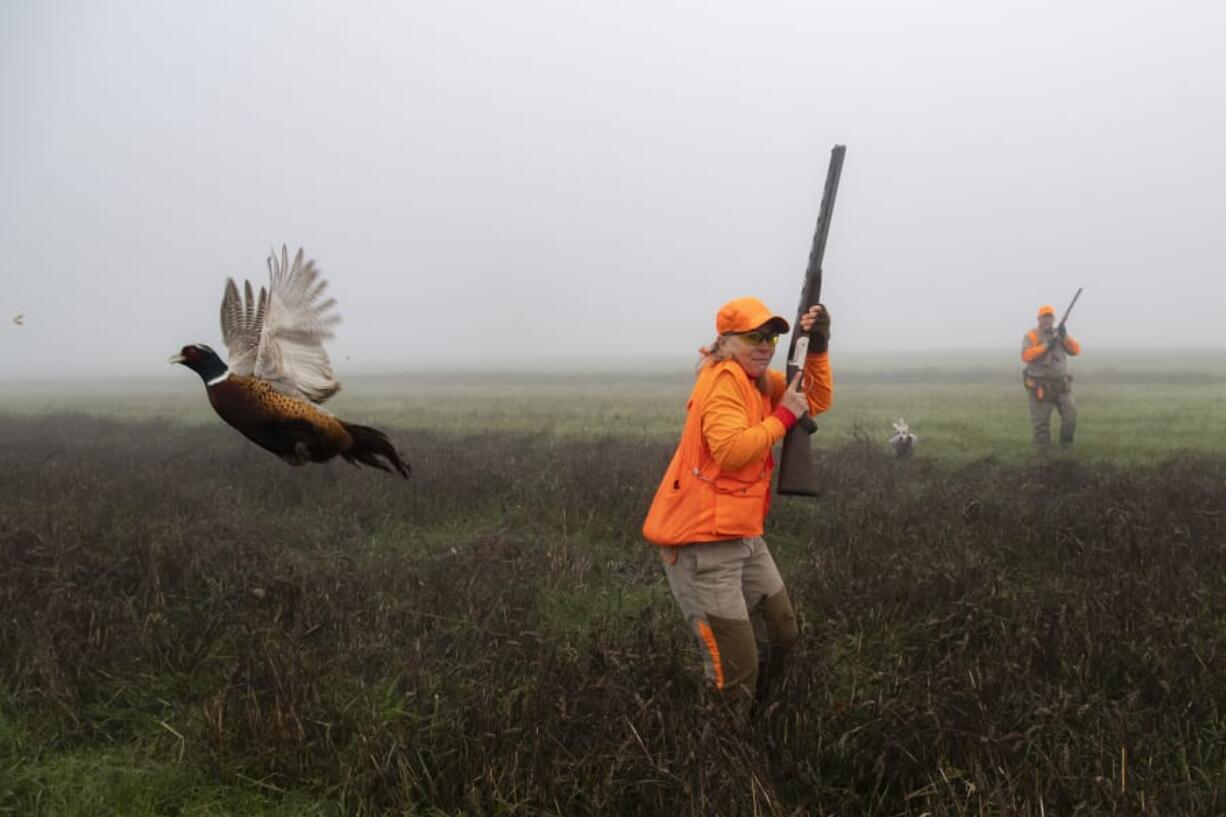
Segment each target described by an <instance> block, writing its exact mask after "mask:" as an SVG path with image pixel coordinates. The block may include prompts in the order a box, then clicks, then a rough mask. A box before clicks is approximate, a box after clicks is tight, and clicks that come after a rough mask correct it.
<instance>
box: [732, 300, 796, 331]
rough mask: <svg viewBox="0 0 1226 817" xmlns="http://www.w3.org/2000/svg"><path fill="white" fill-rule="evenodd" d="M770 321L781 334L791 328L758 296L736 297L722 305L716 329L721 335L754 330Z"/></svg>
mask: <svg viewBox="0 0 1226 817" xmlns="http://www.w3.org/2000/svg"><path fill="white" fill-rule="evenodd" d="M768 323H769V324H771V325H772V327H773V328H774V329H776V330H778V332H779V333H780V334H783V333H785V332H787V331H788V329H789V328H790V327H789V326H788V322H787V321H786V320H784V319H783V318H781V317H779V316H778V315H776V314H775V313H773V312H771V311H770V310H769V309H767V308H766V304H764V303H762V302H761V301H759V300H758V299H757V298H734V299H732V300H731V301H729V302H728V303H726V304H724V305H723V306H721V307H720V308H719V312H717V313H716V315H715V331H716V332H718V333H719V334H721V335H726V334H727V333H729V332H752V331H753V330H755V329H757V328H759V327H762V326H765V325H766V324H768Z"/></svg>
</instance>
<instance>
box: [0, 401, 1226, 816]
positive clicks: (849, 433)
mask: <svg viewBox="0 0 1226 817" xmlns="http://www.w3.org/2000/svg"><path fill="white" fill-rule="evenodd" d="M425 380H428V379H425ZM367 385H369V386H371V388H367V386H363V388H362V390H361V395H362V397H361V399H358V397H357V396H356V395H357V394H358V393H359V389H358V388H357V387H356V386H354V387H353V388H352V393H353V394H352V396H350V395H342V396H341V398H338V402H339V400H340V399H347V400H351V402H350V403H349V404H347V405H346V406H344V411H345V413H346V414H347V415H352V416H353V417H354V418H355V419H357V420H359V421H361V422H371V423H374V424H381V425H386V426H388V428H387V430H388V431H389V432H390V433H391V436H392V437H393V438H394V439H395V440H396V441H397V443H398V444H399V446H400V447H401V449H402V450H403V451H404V452H405V453H406V454H407V456H408V457H409V459H410V461H411V462H412V464H413V467H414V476H413V480H412V481H411V482H409V483H407V484H406V483H403V482H400V481H397V480H392V479H390V478H387V476H386V475H384V474H377V473H373V472H369V471H360V470H354V469H351V468H347V467H345V466H343V465H339V464H338V465H332V466H328V467H308V468H303V469H290V468H288V467H287V466H285V465H284V464H283V463H281V462H279V461H277V460H276V459H274V458H273V457H271V456H269V455H267V454H266V453H264V452H262V451H259V450H257V449H255V448H254V447H253V446H251V445H250V444H248V443H247V442H246V441H244V440H242V439H241V438H240V437H239V436H238V435H237V434H236V433H234V432H233V431H232V430H230V429H228V428H226V427H224V426H222V424H221V423H220V421H217V420H216V419H215V418H209V417H208V414H207V412H208V409H207V406H206V405H204V400H203V396H202V395H201V394H199V390H198V388H197V389H193V390H192V392H191V394H190V400H189V399H188V396H187V390H186V389H185V390H184V391H183V393H182V394H179V393H174V394H170V395H162V396H157V395H154V396H152V397H151V396H148V395H146V396H144V397H143V398H142V396H141V395H137V394H128V395H122V394H119V393H115V392H112V393H109V394H99V395H97V399H92V400H91V401H89V403H88V405H89V406H90V408H91V412H90V413H74V412H67V411H64V410H62V409H63V408H64V405H63V404H62V403H56V402H55V400H60V401H63V400H65V399H66V398H65V397H64V395H63V394H59V395H58V396H56V395H52V396H51V397H49V396H48V394H49V393H43V394H38V393H27V394H26V395H24V396H22V397H20V398H17V399H14V400H12V401H8V402H6V404H5V406H4V408H5V409H7V413H6V414H4V415H3V423H0V473H3V474H4V478H3V480H0V508H2V509H3V513H2V514H0V814H13V815H98V814H123V815H146V814H147V815H166V814H181V815H222V814H243V815H341V814H345V815H348V814H357V815H383V814H395V815H461V814H473V815H476V814H500V815H541V814H559V815H574V814H619V815H620V814H630V815H633V814H640V815H657V814H669V813H679V814H696V815H697V814H729V815H731V814H776V815H795V814H812V815H824V814H831V815H833V814H868V815H916V816H917V817H918V815H922V814H931V815H962V814H967V815H971V814H974V815H978V814H1023V815H1043V814H1060V815H1070V814H1112V813H1130V814H1163V815H1168V814H1187V815H1194V814H1213V813H1220V812H1221V811H1223V809H1224V808H1226V802H1224V801H1223V798H1222V795H1221V794H1220V792H1221V791H1224V790H1226V649H1224V647H1223V644H1224V643H1226V640H1224V636H1226V602H1224V601H1223V599H1226V586H1224V585H1226V517H1224V516H1223V512H1224V511H1226V445H1224V444H1223V440H1222V438H1221V436H1220V435H1221V434H1222V430H1221V429H1220V428H1219V426H1220V425H1221V423H1220V418H1221V417H1223V416H1226V415H1224V414H1223V412H1222V398H1223V395H1222V390H1221V389H1220V388H1216V387H1214V385H1213V384H1204V383H1200V384H1178V383H1174V384H1172V383H1159V384H1151V385H1150V386H1148V387H1145V388H1143V389H1134V387H1133V386H1130V385H1129V384H1116V385H1111V384H1105V383H1104V384H1099V385H1098V386H1096V387H1095V388H1094V389H1090V388H1086V389H1084V390H1083V392H1079V398H1083V399H1082V411H1083V426H1082V427H1083V430H1084V432H1085V434H1084V437H1083V440H1082V442H1083V443H1084V444H1083V445H1081V446H1079V448H1078V450H1077V454H1076V456H1074V457H1060V456H1054V457H1036V456H1034V455H1033V454H1032V453H1031V452H1030V451H1029V449H1028V443H1027V437H1026V435H1027V433H1028V428H1027V419H1026V409H1025V405H1024V395H1023V394H1021V390H1020V387H1018V386H1016V385H1014V386H1013V387H1012V388H1011V389H1009V390H1008V391H1006V389H1007V388H1008V387H1006V386H1005V385H1004V384H993V383H983V384H977V385H975V386H973V387H971V389H972V391H973V392H974V390H975V389H978V390H980V391H978V392H974V394H972V395H971V396H968V392H967V390H966V389H965V388H957V389H953V390H947V389H945V388H944V387H935V386H933V385H931V384H914V385H906V384H897V383H893V384H886V383H872V382H867V383H861V384H856V383H855V382H854V378H849V382H848V383H847V385H846V386H845V387H843V391H841V392H840V394H839V395H838V397H839V403H838V405H837V406H836V410H835V412H832V413H831V415H830V416H829V417H828V418H827V419H826V420H825V421H824V422H823V430H822V432H821V433H820V435H819V438H818V439H819V441H820V448H819V467H820V469H821V471H822V474H823V476H824V478H825V483H826V484H827V485H828V486H829V490H828V492H827V493H826V494H825V495H824V496H823V497H821V498H820V499H818V500H816V501H806V500H797V499H779V500H776V504H775V508H774V510H773V511H772V517H771V520H770V524H769V526H768V531H767V536H768V540H769V541H770V542H771V544H772V547H773V549H774V550H775V552H776V554H777V556H778V559H779V561H780V563H781V567H782V569H783V572H784V575H785V577H786V579H787V580H788V583H789V587H790V590H791V593H792V595H793V598H794V601H795V602H796V606H797V609H798V613H799V615H800V618H801V641H800V644H799V646H798V648H797V650H796V651H795V656H794V662H793V665H792V669H791V672H790V674H789V676H788V678H787V682H786V684H785V686H784V688H783V689H782V690H781V692H780V695H779V698H778V699H777V701H776V702H775V703H776V704H777V706H775V707H773V708H771V709H770V710H769V711H768V713H767V714H766V716H765V717H763V718H762V719H761V720H760V721H759V722H758V723H757V724H756V725H755V727H754V728H753V729H752V730H751V731H750V732H748V733H745V734H741V733H737V732H736V731H735V729H734V728H733V727H732V726H730V725H729V724H728V722H727V721H726V720H725V718H724V716H723V713H722V711H721V710H720V708H719V704H718V701H713V700H710V699H709V698H708V697H707V695H706V693H705V692H704V690H703V685H702V683H701V679H700V677H699V674H698V670H699V667H698V662H697V660H696V656H695V655H694V653H693V652H692V650H693V646H692V644H691V638H690V636H689V634H688V633H687V631H686V629H685V626H684V624H683V622H682V621H681V618H680V615H679V614H678V612H677V610H676V605H675V603H674V602H673V600H672V599H671V597H670V596H669V594H668V590H667V586H666V584H665V582H664V580H663V573H662V571H661V569H660V567H659V564H658V560H657V556H656V554H655V553H654V552H653V550H652V549H651V548H650V547H649V546H648V545H646V544H645V543H643V542H642V540H641V539H640V538H639V535H638V526H639V523H640V521H641V519H642V517H643V514H644V512H645V510H646V507H647V505H648V503H649V501H650V498H651V494H652V492H653V491H654V488H655V485H656V483H657V481H658V480H659V478H660V474H661V473H662V471H663V468H664V465H665V463H666V462H667V459H668V457H669V456H670V454H671V450H672V444H673V442H674V441H675V438H676V434H677V432H678V430H679V418H680V412H679V410H678V406H677V404H676V400H677V399H678V395H679V396H680V399H682V400H683V399H684V388H678V386H677V384H676V383H675V382H666V381H665V380H664V379H662V378H661V379H659V380H653V379H651V378H646V383H645V384H643V385H640V387H639V388H638V390H637V391H636V390H635V389H622V391H621V399H614V397H613V394H612V392H610V391H608V389H609V388H610V387H609V386H607V381H605V380H601V379H598V378H593V379H590V380H579V381H574V382H572V381H570V380H563V379H559V380H558V381H556V382H552V383H550V382H547V381H545V380H538V381H535V382H531V383H527V384H524V383H514V382H511V383H506V384H504V385H503V386H502V387H501V388H499V387H495V388H493V389H490V388H484V387H481V386H480V384H479V383H477V382H473V383H471V384H469V383H464V382H460V383H452V384H450V385H448V384H445V383H443V382H441V381H440V382H437V383H435V384H434V385H433V386H429V385H428V383H425V382H424V381H423V380H418V381H417V382H416V383H408V384H402V383H397V382H391V381H387V382H384V383H383V384H382V387H381V388H373V386H376V385H379V384H378V383H374V382H373V381H372V383H370V384H367ZM431 388H433V389H434V390H435V391H433V392H431V391H430V389H431ZM1115 388H1118V389H1121V390H1127V389H1133V391H1128V392H1126V393H1125V392H1124V391H1121V392H1120V393H1119V394H1114V393H1111V392H1110V391H1109V390H1110V389H1115ZM551 389H553V390H554V391H550V390H551ZM410 394H415V395H416V396H415V397H408V396H407V395H410ZM994 394H995V395H998V400H999V404H997V402H994V400H993V398H992V395H994ZM1083 395H1084V396H1083ZM1146 395H1148V397H1147V396H1146ZM52 397H54V399H52ZM1125 397H1127V399H1125ZM73 399H74V400H76V404H77V405H85V404H86V403H85V402H84V401H81V400H79V399H78V398H73ZM177 401H182V403H181V405H182V407H183V411H184V416H183V417H177V418H176V419H175V420H173V421H171V420H168V419H164V418H165V416H166V415H167V414H169V413H173V412H177V411H179V407H180V403H179V402H177ZM903 404H906V405H905V407H904V408H900V405H903ZM912 407H913V408H912ZM1181 407H1182V408H1181ZM338 410H340V408H338ZM158 413H160V414H161V415H162V417H163V419H156V418H155V417H154V415H155V414H158ZM900 414H902V415H904V416H906V417H907V419H908V420H909V421H910V422H911V423H912V424H913V426H914V427H915V428H916V430H917V431H918V432H919V433H920V435H921V441H920V446H919V449H918V453H917V456H916V458H914V459H913V460H910V461H897V460H894V459H893V458H892V457H890V456H889V455H888V449H886V448H885V446H884V439H885V436H887V434H888V424H885V423H886V421H887V420H889V419H894V418H896V417H897V416H898V415H900ZM146 415H147V416H146ZM976 417H979V418H980V419H981V425H976V424H975V422H974V420H975V418H976ZM962 421H965V422H962ZM882 424H885V425H882ZM946 424H948V425H946ZM879 426H882V427H881V428H880V430H879V428H878V427H879ZM1215 434H1217V435H1219V436H1217V437H1215V436H1214V435H1215Z"/></svg>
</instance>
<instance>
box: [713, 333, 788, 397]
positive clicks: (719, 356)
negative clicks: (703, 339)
mask: <svg viewBox="0 0 1226 817" xmlns="http://www.w3.org/2000/svg"><path fill="white" fill-rule="evenodd" d="M727 341H728V336H727V335H716V337H715V340H713V341H711V342H710V343H709V344H707V345H706V346H699V347H698V364H697V365H696V366H695V367H694V369H695V370H696V371H697V370H700V369H702V367H703V366H714V365H715V364H716V363H722V362H723V361H725V360H731V359H732V352H730V351H729V350H728V343H727ZM768 372H769V369H767V370H765V371H763V372H762V374H760V375H758V376H757V377H756V378H754V385H755V386H757V387H758V391H760V392H762V393H763V394H769V393H770V375H769V374H768Z"/></svg>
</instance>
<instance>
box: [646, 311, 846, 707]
mask: <svg viewBox="0 0 1226 817" xmlns="http://www.w3.org/2000/svg"><path fill="white" fill-rule="evenodd" d="M788 329H789V327H788V322H787V321H786V320H784V319H783V318H781V317H780V316H778V315H775V314H774V313H772V312H771V311H770V310H769V309H767V308H766V306H765V305H764V304H763V303H762V302H761V301H759V300H758V299H757V298H737V299H735V300H733V301H729V302H728V303H726V304H724V306H723V307H722V308H721V309H720V310H719V313H718V314H717V315H716V316H715V331H716V332H717V333H718V336H717V337H716V339H715V341H714V343H712V344H711V345H710V346H706V347H703V349H701V350H700V351H701V353H702V360H701V361H700V362H699V366H698V378H697V382H695V384H694V390H693V391H692V392H691V393H690V400H689V403H688V404H687V414H686V420H685V427H684V429H683V430H682V432H681V442H680V443H679V444H678V446H677V451H676V453H675V454H674V455H673V459H672V462H671V463H669V466H668V470H667V471H666V472H665V474H664V479H663V480H662V481H661V483H660V487H659V488H658V489H657V491H656V495H655V499H654V500H653V501H652V504H651V510H649V511H648V513H647V519H646V521H645V522H644V523H643V535H644V536H645V537H646V538H647V540H648V541H649V542H652V543H653V544H655V545H658V546H659V547H660V556H661V559H662V560H663V562H664V570H665V572H666V573H667V575H668V584H669V587H670V588H671V589H672V592H673V596H674V597H675V598H676V599H677V603H678V604H679V605H680V606H681V612H682V614H683V615H684V616H685V619H686V621H687V622H688V623H689V625H690V627H692V628H693V630H694V634H695V635H696V636H697V638H698V644H699V648H700V650H701V652H702V654H703V657H704V664H705V671H706V676H707V679H708V680H709V681H710V683H711V684H713V685H714V687H715V688H716V689H718V690H720V691H721V693H726V694H727V696H728V698H727V699H726V700H728V702H729V703H730V704H731V705H733V707H734V708H735V709H736V710H738V711H745V710H748V709H749V708H750V707H751V705H752V704H753V703H754V702H755V701H760V700H762V698H763V697H764V696H765V695H766V694H767V692H768V691H769V690H770V688H771V686H772V684H773V683H774V682H775V681H777V680H778V678H779V676H780V674H781V672H782V670H783V666H784V660H785V658H786V656H787V652H788V650H789V649H790V648H791V647H792V645H793V644H795V642H796V638H797V630H796V616H795V613H794V612H793V610H792V602H791V600H790V599H789V598H788V593H787V590H786V589H785V587H784V585H783V579H782V578H781V577H780V575H779V570H778V568H777V567H776V566H775V560H774V559H773V558H772V557H771V554H770V550H768V549H767V546H766V542H765V541H764V540H763V539H762V532H763V523H764V522H765V520H766V513H767V511H768V510H769V508H770V480H771V471H772V469H773V468H774V465H775V462H774V458H773V457H772V455H771V447H772V446H773V445H774V444H775V443H777V442H778V441H779V440H781V439H782V438H783V435H784V434H785V433H786V432H787V430H788V429H789V428H791V427H792V426H793V425H794V424H795V423H796V422H797V421H798V420H799V419H800V418H801V417H802V416H803V415H804V414H806V413H808V414H820V413H821V412H823V411H825V410H826V409H828V408H830V404H831V401H832V398H833V380H832V377H831V373H830V359H829V355H828V351H827V347H828V345H829V340H830V317H829V314H828V313H827V312H826V310H825V308H824V307H822V306H820V305H818V306H814V307H812V308H811V309H810V310H809V311H808V312H807V313H805V314H804V315H803V316H802V317H801V319H800V330H801V331H802V332H808V333H809V335H810V343H809V355H808V358H807V360H806V361H805V366H804V370H803V372H800V373H798V374H797V376H796V377H795V378H793V380H792V382H791V383H787V382H785V380H786V378H785V377H784V375H783V373H781V372H778V371H773V370H771V369H769V368H768V367H769V365H770V361H771V358H772V357H773V356H774V353H775V345H776V344H777V343H778V342H779V336H780V335H781V334H785V333H787V332H788ZM802 384H803V386H802Z"/></svg>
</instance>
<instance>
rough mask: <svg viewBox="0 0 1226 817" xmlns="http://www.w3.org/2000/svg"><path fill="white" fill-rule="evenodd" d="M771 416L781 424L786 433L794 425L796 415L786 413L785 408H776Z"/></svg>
mask: <svg viewBox="0 0 1226 817" xmlns="http://www.w3.org/2000/svg"><path fill="white" fill-rule="evenodd" d="M771 416H772V417H774V418H775V419H776V420H778V421H779V422H781V423H783V430H784V431H788V430H790V429H791V428H792V426H794V425H796V415H795V414H793V413H792V412H790V411H788V410H787V407H786V406H776V407H775V411H774V413H773V414H771Z"/></svg>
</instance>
